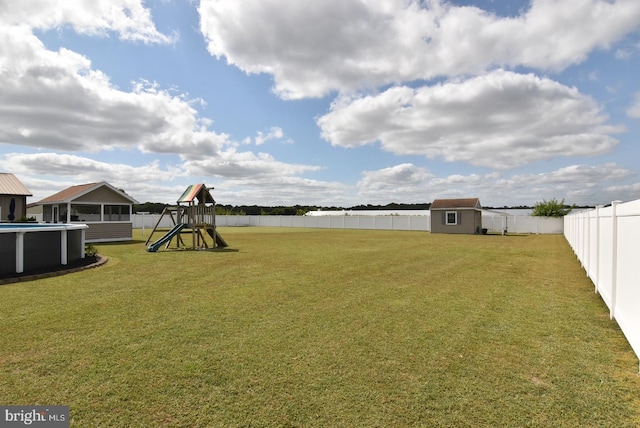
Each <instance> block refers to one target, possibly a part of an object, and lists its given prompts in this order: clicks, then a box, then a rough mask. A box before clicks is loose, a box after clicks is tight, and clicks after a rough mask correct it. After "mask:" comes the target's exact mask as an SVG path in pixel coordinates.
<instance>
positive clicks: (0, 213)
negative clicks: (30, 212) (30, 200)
mask: <svg viewBox="0 0 640 428" xmlns="http://www.w3.org/2000/svg"><path fill="white" fill-rule="evenodd" d="M27 196H33V195H32V194H31V192H30V191H29V189H27V188H26V187H24V184H22V183H21V182H20V180H18V178H17V177H16V176H15V175H13V174H9V173H0V222H7V221H20V220H21V219H23V218H25V217H26V216H27Z"/></svg>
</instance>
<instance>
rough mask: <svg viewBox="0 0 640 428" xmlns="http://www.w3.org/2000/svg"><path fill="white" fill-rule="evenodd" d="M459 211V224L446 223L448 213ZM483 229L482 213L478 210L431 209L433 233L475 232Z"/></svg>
mask: <svg viewBox="0 0 640 428" xmlns="http://www.w3.org/2000/svg"><path fill="white" fill-rule="evenodd" d="M447 212H457V213H458V224H455V225H448V224H446V213H447ZM480 229H482V213H481V212H480V211H476V210H455V209H452V210H433V211H431V233H463V234H472V235H473V234H475V233H478V231H479V230H480Z"/></svg>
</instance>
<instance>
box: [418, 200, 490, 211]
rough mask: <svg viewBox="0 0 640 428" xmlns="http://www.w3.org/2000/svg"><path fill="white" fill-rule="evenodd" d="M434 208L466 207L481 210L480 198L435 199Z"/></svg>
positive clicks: (432, 206)
mask: <svg viewBox="0 0 640 428" xmlns="http://www.w3.org/2000/svg"><path fill="white" fill-rule="evenodd" d="M430 209H432V210H450V209H466V210H480V209H482V207H481V206H480V199H478V198H464V199H435V200H434V201H433V202H432V203H431V207H430Z"/></svg>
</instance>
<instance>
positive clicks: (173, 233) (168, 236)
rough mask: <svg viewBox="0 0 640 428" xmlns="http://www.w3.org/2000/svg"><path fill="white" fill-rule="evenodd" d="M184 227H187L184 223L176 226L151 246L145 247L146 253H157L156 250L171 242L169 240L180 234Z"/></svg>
mask: <svg viewBox="0 0 640 428" xmlns="http://www.w3.org/2000/svg"><path fill="white" fill-rule="evenodd" d="M185 227H187V225H186V224H185V223H178V224H176V225H175V226H173V228H172V229H171V230H170V231H168V232H167V233H166V234H165V235H164V236H163V237H162V238H160V239H158V240H157V241H156V242H154V243H153V244H149V246H148V247H147V251H149V252H151V253H155V252H156V251H158V248H160V247H161V246H162V245H164V244H166V243H167V242H169V241H171V239H172V238H173V237H174V236H176V235H177V234H178V233H180V231H181V230H182V229H184V228H185Z"/></svg>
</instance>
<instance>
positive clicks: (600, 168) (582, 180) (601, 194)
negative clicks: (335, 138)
mask: <svg viewBox="0 0 640 428" xmlns="http://www.w3.org/2000/svg"><path fill="white" fill-rule="evenodd" d="M634 177H635V173H634V172H632V171H630V170H628V169H626V168H623V167H621V166H619V165H616V164H613V163H608V164H603V165H572V166H568V167H564V168H560V169H557V170H555V171H552V172H549V173H528V174H514V175H505V174H502V173H498V172H492V173H488V174H469V175H461V174H452V175H449V176H444V177H438V176H435V175H434V174H432V173H431V172H429V171H428V170H427V169H425V168H420V167H417V166H415V165H413V164H401V165H396V166H393V167H389V168H384V169H381V170H378V171H365V172H363V173H362V179H361V180H360V181H359V182H358V186H357V187H358V196H359V198H361V199H363V200H366V201H371V203H381V204H385V203H389V202H392V201H393V202H431V201H432V200H433V199H436V198H461V197H479V198H480V201H481V203H482V204H483V205H485V206H503V205H506V204H509V205H533V204H535V202H538V201H541V200H543V199H547V200H549V199H551V198H557V199H565V201H566V202H567V203H576V204H592V203H606V202H609V201H611V200H614V199H621V200H630V199H631V197H630V196H631V194H632V191H633V190H634V189H635V190H636V191H637V189H638V186H640V184H627V183H624V182H625V180H630V179H633V178H634ZM614 183H620V184H614ZM636 197H637V193H636Z"/></svg>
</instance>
